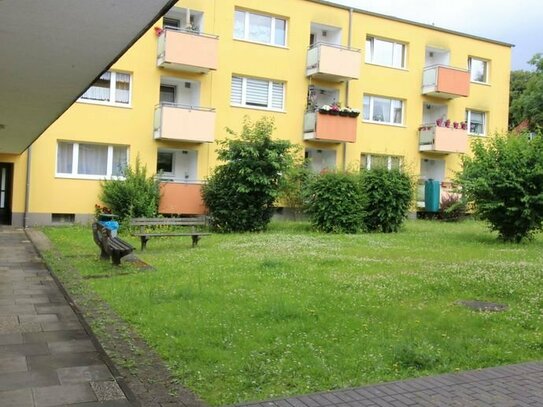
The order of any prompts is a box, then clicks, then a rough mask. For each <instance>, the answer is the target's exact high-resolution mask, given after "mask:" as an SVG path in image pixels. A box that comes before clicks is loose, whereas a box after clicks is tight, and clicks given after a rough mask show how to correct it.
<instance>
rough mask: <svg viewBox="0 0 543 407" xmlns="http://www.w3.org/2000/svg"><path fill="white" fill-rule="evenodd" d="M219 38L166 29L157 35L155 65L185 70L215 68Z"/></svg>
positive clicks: (207, 70)
mask: <svg viewBox="0 0 543 407" xmlns="http://www.w3.org/2000/svg"><path fill="white" fill-rule="evenodd" d="M218 49H219V38H218V37H217V36H215V35H208V34H200V33H197V32H192V31H181V30H172V29H166V30H164V31H162V32H161V33H160V36H159V37H158V58H157V65H158V66H160V67H162V68H167V69H173V70H177V71H185V72H200V73H207V72H209V71H214V70H216V69H217V65H218V59H219V58H218Z"/></svg>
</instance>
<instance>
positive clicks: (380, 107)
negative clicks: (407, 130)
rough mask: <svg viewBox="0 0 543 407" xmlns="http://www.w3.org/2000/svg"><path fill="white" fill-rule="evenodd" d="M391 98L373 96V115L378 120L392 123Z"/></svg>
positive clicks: (373, 118)
mask: <svg viewBox="0 0 543 407" xmlns="http://www.w3.org/2000/svg"><path fill="white" fill-rule="evenodd" d="M390 102H391V101H390V99H382V98H376V97H374V98H373V117H372V120H374V121H376V122H387V123H390V122H391V120H390Z"/></svg>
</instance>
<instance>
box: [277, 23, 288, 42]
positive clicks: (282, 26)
mask: <svg viewBox="0 0 543 407" xmlns="http://www.w3.org/2000/svg"><path fill="white" fill-rule="evenodd" d="M286 32H287V22H286V21H285V20H281V19H280V18H276V19H275V44H277V45H285V39H286Z"/></svg>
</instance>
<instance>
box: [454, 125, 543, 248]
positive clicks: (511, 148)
mask: <svg viewBox="0 0 543 407" xmlns="http://www.w3.org/2000/svg"><path fill="white" fill-rule="evenodd" d="M472 150H473V156H471V157H464V158H463V170H462V172H461V173H459V174H458V176H457V182H458V183H459V184H460V185H461V187H462V193H463V194H464V195H465V196H466V197H467V199H468V200H469V201H470V202H473V204H474V207H475V211H476V214H478V215H479V216H480V218H481V219H483V220H485V221H487V222H488V223H489V224H490V228H491V230H495V231H497V232H498V234H499V237H500V238H501V239H502V240H504V241H509V242H517V243H518V242H521V241H522V240H523V239H525V238H530V237H531V236H532V234H533V233H534V232H536V231H540V230H541V229H542V222H543V138H542V136H541V135H540V134H539V135H537V136H535V137H533V138H530V137H528V136H527V135H514V134H513V135H496V136H495V137H492V138H490V139H487V140H485V141H483V140H475V142H474V143H473V145H472Z"/></svg>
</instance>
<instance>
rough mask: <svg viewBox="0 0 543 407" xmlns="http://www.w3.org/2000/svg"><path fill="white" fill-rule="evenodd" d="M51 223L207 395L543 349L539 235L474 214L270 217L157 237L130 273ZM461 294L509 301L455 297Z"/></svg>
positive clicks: (349, 382)
mask: <svg viewBox="0 0 543 407" xmlns="http://www.w3.org/2000/svg"><path fill="white" fill-rule="evenodd" d="M45 233H46V234H47V235H48V236H49V237H50V239H52V241H53V242H54V243H55V245H56V247H57V248H58V249H59V250H60V251H61V252H62V253H63V254H64V256H65V258H64V259H63V260H62V262H66V261H67V262H69V263H70V264H71V265H73V266H74V267H75V268H76V269H78V270H79V271H80V273H81V274H82V275H83V276H84V277H87V278H86V279H85V280H84V282H85V284H87V285H88V286H87V287H88V288H90V289H92V290H95V291H96V292H97V293H98V294H99V295H100V296H101V297H102V298H103V299H105V300H106V301H107V302H108V303H109V304H110V305H111V306H112V307H113V308H114V309H115V310H116V311H117V312H118V313H119V314H120V315H121V316H122V318H124V319H125V320H126V321H128V322H129V323H130V324H132V325H133V326H134V327H135V329H136V330H137V331H138V332H139V333H140V334H141V335H142V336H143V337H144V338H145V339H146V340H147V341H148V343H149V344H150V345H151V346H153V347H154V348H155V349H156V350H157V351H158V353H159V354H160V355H161V356H162V357H163V358H164V359H165V360H166V361H167V363H168V364H169V366H170V367H171V369H172V371H173V372H174V373H175V375H176V377H177V378H178V379H179V380H180V381H181V383H183V384H185V385H186V386H187V387H189V388H191V389H192V390H194V391H195V392H196V393H197V394H198V395H200V397H202V398H203V399H204V400H206V401H207V402H208V403H210V404H212V405H221V404H231V403H236V402H242V401H247V400H257V399H265V398H269V397H276V396H285V395H291V394H301V393H307V392H314V391H319V390H328V389H337V388H344V387H350V386H359V385H363V384H368V383H374V382H381V381H387V380H395V379H401V378H407V377H414V376H419V375H427V374H433V373H441V372H452V371H458V370H466V369H473V368H480V367H487V366H495V365H500V364H506V363H513V362H519V361H526V360H534V359H541V357H542V356H543V328H542V327H543V324H542V322H543V321H542V320H543V290H542V288H543V239H542V238H541V237H537V238H536V239H535V240H534V241H532V242H530V243H527V244H520V245H512V244H503V243H500V242H498V241H496V236H495V235H493V234H491V233H490V232H488V231H487V229H486V228H485V226H484V225H483V224H481V223H478V222H472V221H469V222H464V223H461V224H453V223H447V224H444V223H437V222H429V221H410V222H407V223H406V226H405V228H404V230H403V231H402V232H400V233H397V234H387V235H385V234H359V235H326V234H318V233H314V232H311V231H310V230H309V228H308V226H307V225H306V224H303V223H274V224H272V225H271V227H270V230H269V231H268V232H267V233H261V234H232V235H218V234H214V235H212V236H209V237H205V238H203V239H202V241H201V242H200V245H199V247H198V248H196V249H190V239H188V238H167V239H163V240H160V239H154V240H151V241H150V242H149V245H148V250H147V251H146V252H144V253H138V255H139V256H140V257H141V258H142V259H143V260H145V261H146V262H148V263H150V264H152V265H153V266H154V267H155V268H156V270H155V271H146V272H137V271H135V270H133V269H130V267H129V266H123V267H122V268H121V269H120V270H116V269H115V268H113V267H112V266H111V265H109V264H105V263H101V262H99V261H98V260H97V253H98V249H97V247H96V246H95V245H94V243H93V242H92V237H91V231H90V228H78V227H74V228H48V229H45ZM128 239H130V238H128ZM132 242H133V243H134V245H137V241H136V240H132ZM58 263H59V262H58V261H57V266H56V267H58ZM53 267H55V264H53ZM60 269H61V268H59V272H60ZM91 277H109V278H91ZM61 278H70V276H69V275H62V276H61ZM467 299H479V300H484V301H494V302H499V303H505V304H508V306H509V310H508V311H507V312H503V313H489V312H487V313H480V312H475V311H471V310H468V309H466V308H464V307H462V306H460V305H458V304H457V301H459V300H467Z"/></svg>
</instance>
